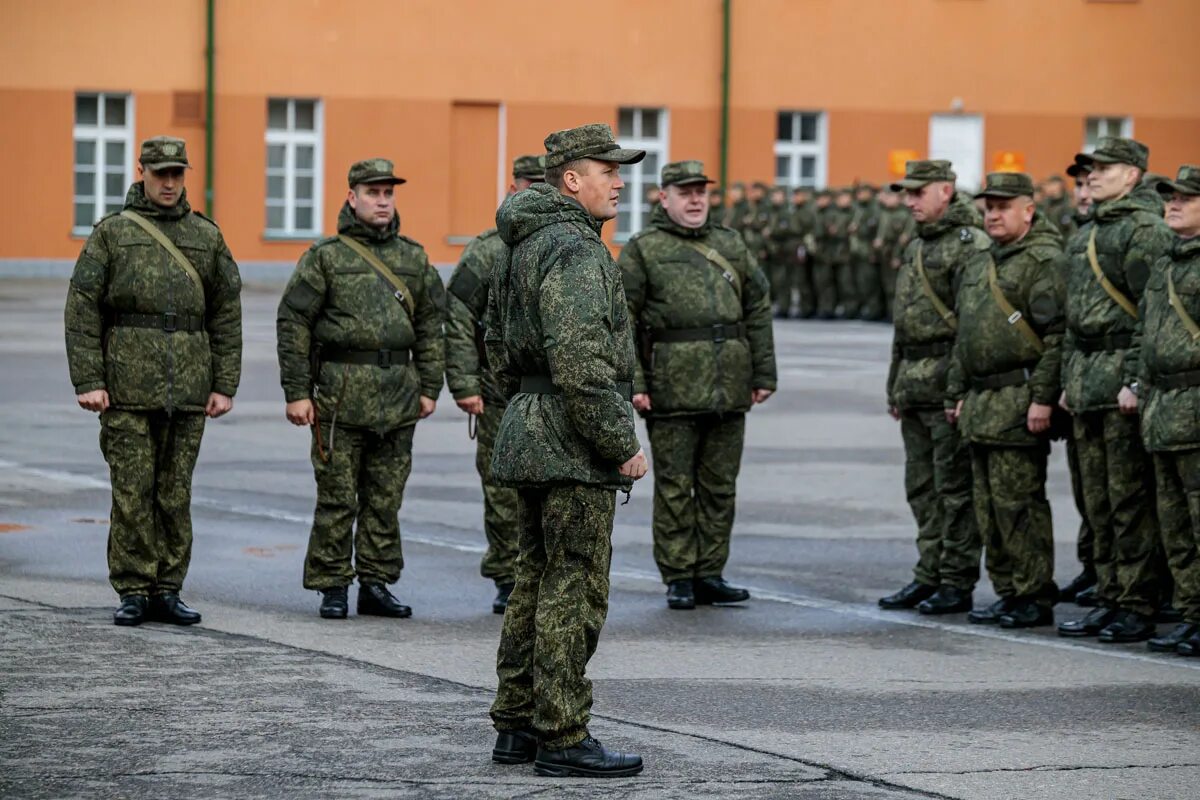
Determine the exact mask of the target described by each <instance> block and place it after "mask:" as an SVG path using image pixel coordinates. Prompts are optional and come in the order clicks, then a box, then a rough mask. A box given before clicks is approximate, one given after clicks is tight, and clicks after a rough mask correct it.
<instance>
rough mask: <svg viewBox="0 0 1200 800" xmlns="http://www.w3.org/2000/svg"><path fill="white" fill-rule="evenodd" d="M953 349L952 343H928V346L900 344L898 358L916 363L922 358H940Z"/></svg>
mask: <svg viewBox="0 0 1200 800" xmlns="http://www.w3.org/2000/svg"><path fill="white" fill-rule="evenodd" d="M953 348H954V344H953V343H952V342H930V343H929V344H902V345H900V357H901V358H903V359H904V360H905V361H917V360H919V359H922V358H940V357H941V356H944V355H946V354H947V353H949V352H950V351H951V350H952V349H953Z"/></svg>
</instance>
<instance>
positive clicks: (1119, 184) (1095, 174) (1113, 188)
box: [1087, 161, 1141, 203]
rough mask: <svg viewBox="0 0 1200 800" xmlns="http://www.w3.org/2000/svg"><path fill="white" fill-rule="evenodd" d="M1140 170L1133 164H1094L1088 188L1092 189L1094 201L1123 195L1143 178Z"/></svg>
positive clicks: (1089, 175)
mask: <svg viewBox="0 0 1200 800" xmlns="http://www.w3.org/2000/svg"><path fill="white" fill-rule="evenodd" d="M1138 173H1139V170H1138V168H1137V167H1135V166H1133V165H1132V164H1101V163H1100V162H1099V161H1096V162H1094V163H1093V164H1092V171H1091V172H1089V173H1088V178H1087V180H1088V188H1089V189H1091V190H1092V202H1093V203H1103V202H1104V201H1105V200H1114V199H1116V198H1118V197H1123V196H1125V195H1126V194H1128V193H1129V192H1130V191H1132V190H1133V187H1134V186H1136V185H1137V182H1138V181H1139V180H1140V179H1141V176H1140V175H1139V174H1138Z"/></svg>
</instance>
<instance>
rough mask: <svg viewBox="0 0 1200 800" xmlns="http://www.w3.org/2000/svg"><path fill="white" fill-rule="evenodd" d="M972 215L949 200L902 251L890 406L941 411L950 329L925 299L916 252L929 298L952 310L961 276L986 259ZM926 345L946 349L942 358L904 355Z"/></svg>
mask: <svg viewBox="0 0 1200 800" xmlns="http://www.w3.org/2000/svg"><path fill="white" fill-rule="evenodd" d="M973 212H974V209H973V208H971V207H970V206H968V205H966V204H964V203H962V202H959V201H952V202H951V203H950V207H949V208H947V209H946V213H945V214H944V215H943V216H942V218H941V219H939V220H937V221H936V222H925V223H920V224H918V225H917V227H916V233H917V237H916V238H915V239H914V240H913V241H911V242H909V243H908V246H907V247H906V248H905V250H904V256H903V258H902V263H901V265H900V273H899V274H898V275H897V276H896V300H895V304H894V312H893V319H894V323H895V333H894V335H893V338H892V363H891V369H890V370H889V371H888V381H887V399H888V405H890V406H896V407H897V408H902V409H907V408H942V407H943V404H944V402H945V395H946V371H947V369H948V367H949V364H950V358H949V347H950V345H952V343H953V341H954V329H953V328H951V327H950V326H949V325H948V324H947V323H946V321H945V320H944V319H943V318H942V315H941V314H939V313H938V311H937V309H936V308H935V307H934V305H933V303H932V301H930V299H929V297H928V296H927V295H926V293H925V290H924V288H923V284H922V282H921V279H920V277H918V275H917V269H916V253H917V247H918V246H921V248H922V260H923V262H924V265H925V273H926V275H928V276H929V283H930V285H931V286H932V287H933V292H934V294H936V295H937V296H938V298H939V299H940V300H941V301H942V303H944V304H945V306H946V307H947V308H951V309H952V308H954V301H955V297H957V296H958V289H959V286H960V284H961V282H962V276H963V275H964V274H965V273H967V272H974V271H975V270H978V269H979V267H980V265H982V266H983V267H984V268H985V269H986V267H987V262H988V260H989V258H990V256H989V255H988V250H989V249H990V248H991V241H992V240H991V239H989V238H988V236H987V234H986V233H984V232H983V231H981V230H980V229H979V228H977V227H975V214H974V213H973ZM929 345H934V346H944V347H946V348H947V353H946V355H923V356H912V357H906V356H905V349H906V348H909V347H912V346H929ZM910 352H911V351H910Z"/></svg>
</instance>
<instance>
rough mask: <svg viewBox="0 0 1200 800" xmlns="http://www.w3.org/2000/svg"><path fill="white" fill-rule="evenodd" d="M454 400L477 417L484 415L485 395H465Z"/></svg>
mask: <svg viewBox="0 0 1200 800" xmlns="http://www.w3.org/2000/svg"><path fill="white" fill-rule="evenodd" d="M422 399H423V398H422ZM454 402H455V404H456V405H457V406H458V407H459V408H461V409H462V410H463V411H465V412H467V413H468V414H474V415H475V416H477V417H480V416H483V397H481V396H480V395H477V394H473V395H471V396H470V397H464V398H463V399H462V400H455V401H454ZM430 413H432V412H430ZM426 416H427V415H426Z"/></svg>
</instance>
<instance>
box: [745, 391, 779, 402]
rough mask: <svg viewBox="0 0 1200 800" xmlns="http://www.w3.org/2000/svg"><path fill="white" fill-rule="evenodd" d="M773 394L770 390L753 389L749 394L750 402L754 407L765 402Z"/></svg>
mask: <svg viewBox="0 0 1200 800" xmlns="http://www.w3.org/2000/svg"><path fill="white" fill-rule="evenodd" d="M773 394H775V392H774V390H772V389H755V390H754V391H753V392H751V393H750V400H751V402H753V403H754V405H758V404H759V403H765V402H767V398H768V397H770V396H771V395H773Z"/></svg>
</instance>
